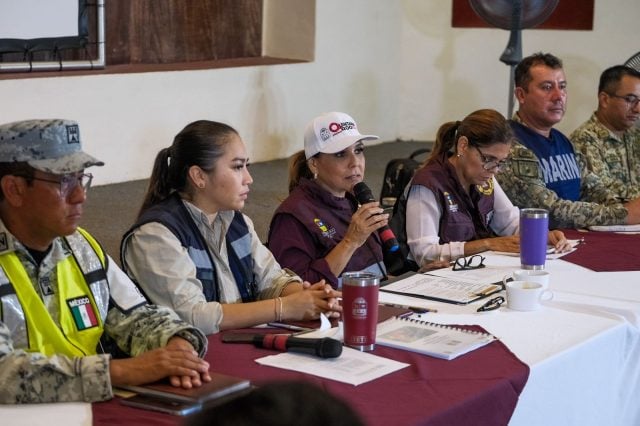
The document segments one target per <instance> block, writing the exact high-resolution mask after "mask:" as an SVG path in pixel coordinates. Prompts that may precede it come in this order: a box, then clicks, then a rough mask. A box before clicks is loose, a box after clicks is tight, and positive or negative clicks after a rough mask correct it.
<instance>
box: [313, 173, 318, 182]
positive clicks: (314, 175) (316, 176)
mask: <svg viewBox="0 0 640 426" xmlns="http://www.w3.org/2000/svg"><path fill="white" fill-rule="evenodd" d="M313 179H314V180H315V179H318V173H317V172H314V173H313Z"/></svg>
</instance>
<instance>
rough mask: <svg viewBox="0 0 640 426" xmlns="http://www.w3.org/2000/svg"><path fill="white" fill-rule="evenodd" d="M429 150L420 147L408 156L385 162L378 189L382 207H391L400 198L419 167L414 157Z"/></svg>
mask: <svg viewBox="0 0 640 426" xmlns="http://www.w3.org/2000/svg"><path fill="white" fill-rule="evenodd" d="M430 151H431V150H430V149H429V148H420V149H417V150H415V151H413V152H412V153H411V155H410V156H409V157H408V158H396V159H395V160H391V161H389V162H388V163H387V167H386V168H385V170H384V179H383V181H382V190H381V191H380V205H381V206H382V207H391V206H394V205H395V204H396V200H397V199H398V198H400V195H401V194H402V192H403V191H404V189H405V187H406V186H407V185H408V184H409V182H410V181H411V178H412V177H413V174H414V173H415V172H416V169H417V168H418V167H420V162H418V161H417V160H416V159H415V157H417V156H418V155H421V154H425V153H427V152H430ZM394 215H395V208H394Z"/></svg>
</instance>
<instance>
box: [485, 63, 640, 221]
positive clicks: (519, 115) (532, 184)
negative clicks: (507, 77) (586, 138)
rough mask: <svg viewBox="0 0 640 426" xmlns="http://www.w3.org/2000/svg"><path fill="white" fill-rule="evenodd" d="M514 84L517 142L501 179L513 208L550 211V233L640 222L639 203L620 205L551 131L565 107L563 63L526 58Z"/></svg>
mask: <svg viewBox="0 0 640 426" xmlns="http://www.w3.org/2000/svg"><path fill="white" fill-rule="evenodd" d="M515 85H516V87H515V95H516V98H517V100H518V104H519V109H518V111H517V112H516V113H515V114H514V116H513V119H512V120H511V127H512V129H513V131H514V133H515V135H516V139H517V142H516V143H515V144H514V145H513V147H512V148H511V162H510V163H509V164H507V165H506V167H504V170H503V172H502V173H501V174H499V175H497V179H498V181H499V182H500V185H501V186H502V188H503V189H504V192H505V193H506V194H507V196H508V197H509V198H510V199H511V201H512V202H513V204H515V205H516V206H518V207H521V208H525V207H534V208H543V209H546V210H548V211H549V226H550V228H583V227H588V226H592V225H621V224H636V223H640V199H637V198H636V199H634V200H631V201H629V202H626V203H624V204H623V203H621V202H620V200H619V199H618V198H617V197H616V195H615V193H614V192H612V191H611V190H609V188H607V187H606V186H605V185H604V184H603V182H602V181H601V180H600V178H599V177H598V176H596V175H595V174H593V173H591V172H589V171H588V170H586V168H585V164H584V162H583V161H582V158H581V157H580V156H576V155H575V153H574V150H573V146H572V144H571V142H570V141H569V139H568V138H567V137H566V136H565V135H563V134H562V133H561V132H560V131H558V130H556V129H554V128H553V126H555V125H556V124H558V123H559V122H560V121H561V120H562V118H563V117H564V113H565V109H566V102H567V81H566V78H565V75H564V71H563V69H562V61H560V59H558V58H556V57H555V56H553V55H551V54H549V53H536V54H534V55H531V56H529V57H527V58H524V59H523V60H522V61H521V62H520V63H519V64H518V65H517V67H516V70H515Z"/></svg>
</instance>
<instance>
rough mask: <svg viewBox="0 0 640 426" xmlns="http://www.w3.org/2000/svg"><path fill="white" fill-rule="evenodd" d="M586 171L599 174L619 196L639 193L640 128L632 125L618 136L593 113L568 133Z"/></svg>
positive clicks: (626, 198) (631, 197)
mask: <svg viewBox="0 0 640 426" xmlns="http://www.w3.org/2000/svg"><path fill="white" fill-rule="evenodd" d="M570 139H571V143H573V146H574V148H575V150H576V154H577V155H580V156H582V157H583V159H584V162H585V163H586V167H587V170H588V171H590V172H592V173H595V174H596V175H598V176H599V177H600V179H601V180H602V182H603V183H604V184H605V185H607V187H609V188H610V189H611V191H613V192H614V193H615V194H616V195H617V196H618V197H619V198H620V199H622V200H630V199H633V198H637V197H638V196H640V129H639V128H637V127H632V128H630V129H629V130H627V131H626V132H624V134H623V135H622V138H619V137H618V136H617V135H616V134H614V133H613V132H612V131H610V130H609V129H607V128H606V127H605V126H604V125H603V124H602V123H601V122H600V121H599V120H598V118H597V116H596V114H595V113H594V114H593V115H592V116H591V118H590V119H589V120H588V121H587V122H585V123H584V124H582V125H581V126H580V127H578V128H577V129H576V130H574V132H573V133H571V136H570Z"/></svg>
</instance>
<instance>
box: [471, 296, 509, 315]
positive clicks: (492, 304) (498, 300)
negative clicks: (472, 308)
mask: <svg viewBox="0 0 640 426" xmlns="http://www.w3.org/2000/svg"><path fill="white" fill-rule="evenodd" d="M503 303H504V297H502V296H498V297H494V298H493V299H491V300H489V301H488V302H487V303H485V304H484V305H482V306H480V307H479V308H478V309H477V311H476V312H487V311H494V310H496V309H498V308H499V307H500V306H501V305H502V304H503Z"/></svg>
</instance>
